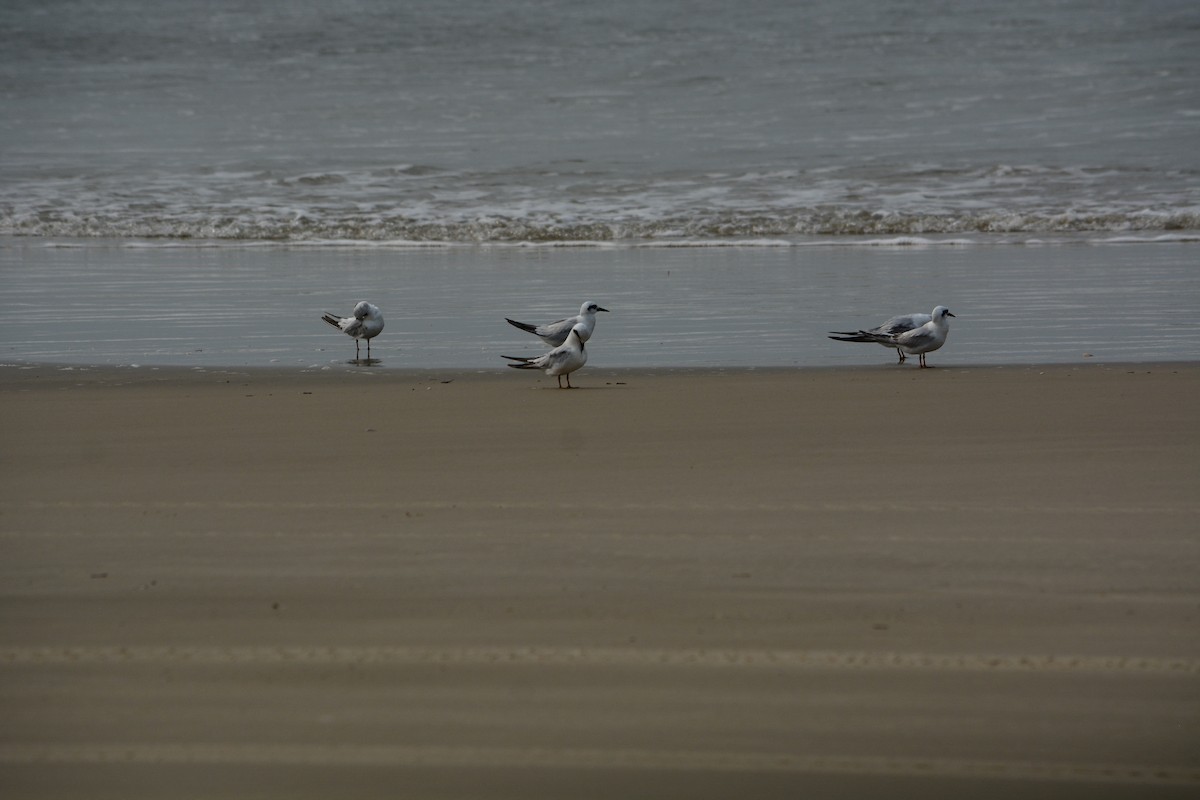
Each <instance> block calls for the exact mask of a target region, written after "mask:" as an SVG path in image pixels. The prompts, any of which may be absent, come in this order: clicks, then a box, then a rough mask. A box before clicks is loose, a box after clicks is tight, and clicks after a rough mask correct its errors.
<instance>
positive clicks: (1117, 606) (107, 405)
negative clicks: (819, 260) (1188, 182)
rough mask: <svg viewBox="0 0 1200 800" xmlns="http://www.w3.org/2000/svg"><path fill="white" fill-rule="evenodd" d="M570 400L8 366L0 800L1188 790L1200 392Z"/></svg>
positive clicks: (621, 388) (845, 375)
mask: <svg viewBox="0 0 1200 800" xmlns="http://www.w3.org/2000/svg"><path fill="white" fill-rule="evenodd" d="M881 352H882V351H881ZM575 382H576V383H578V384H579V385H580V386H582V387H583V388H580V389H577V390H574V391H569V392H568V391H559V390H557V389H554V388H552V387H553V386H554V381H553V379H548V378H545V377H541V378H539V377H538V376H531V374H529V373H516V372H503V371H499V370H495V371H487V372H472V371H461V372H445V371H443V372H381V371H371V370H350V371H343V370H325V371H316V372H302V371H299V370H289V369H278V370H261V371H253V370H236V371H221V370H216V369H213V370H184V369H161V370H148V369H140V370H135V369H89V370H68V371H64V370H62V369H60V368H57V367H35V368H29V369H21V368H12V367H8V368H3V369H0V402H2V403H3V415H4V425H3V427H2V428H0V430H2V433H0V442H2V451H3V453H4V456H3V462H2V463H3V466H2V469H0V541H2V542H3V548H4V549H3V555H4V557H3V559H0V570H2V573H0V574H2V583H0V585H2V586H3V601H2V603H0V614H2V616H0V620H2V621H0V676H2V679H0V698H2V703H0V707H2V709H3V715H2V718H3V720H4V722H3V724H2V725H0V787H3V789H4V794H5V795H6V796H11V797H68V798H71V797H79V798H85V797H86V798H118V797H119V798H130V797H185V796H186V797H195V796H220V797H223V798H229V797H281V798H283V797H287V798H304V797H332V796H340V797H421V798H457V797H496V798H530V797H576V798H588V797H596V798H609V797H619V798H631V797H646V798H664V797H686V798H697V797H755V798H761V797H788V798H792V797H798V796H851V795H856V796H888V797H894V796H897V795H899V796H926V797H932V796H936V797H964V796H970V797H974V798H981V797H983V798H986V797H997V798H999V797H1014V796H1020V797H1026V798H1028V797H1087V798H1097V797H1102V798H1107V797H1131V798H1132V797H1138V798H1141V797H1185V796H1194V793H1195V792H1196V791H1197V788H1198V787H1200V757H1197V753H1198V752H1200V749H1198V748H1197V742H1200V692H1198V691H1197V689H1198V685H1200V683H1198V681H1200V637H1198V636H1197V632H1198V631H1200V625H1198V620H1200V581H1198V579H1197V577H1196V576H1197V572H1196V564H1197V555H1198V554H1200V538H1198V537H1197V535H1196V530H1197V527H1198V526H1197V523H1198V522H1200V500H1198V499H1197V498H1198V496H1200V495H1198V492H1197V488H1198V486H1197V484H1198V481H1197V472H1196V466H1197V464H1200V437H1198V436H1197V434H1198V433H1200V420H1198V418H1197V415H1196V413H1195V398H1196V397H1197V396H1198V395H1200V366H1198V365H1196V364H1151V365H1146V364H1143V365H1129V366H1122V365H1087V366H1080V367H1065V366H1060V367H1020V368H1000V367H987V368H938V369H931V370H924V371H921V370H917V369H916V368H910V367H908V366H905V367H891V366H887V367H884V366H882V365H881V366H880V367H878V368H862V369H847V370H754V371H688V370H674V371H672V370H628V371H606V370H592V369H585V370H584V371H582V372H581V373H579V374H578V375H577V376H575Z"/></svg>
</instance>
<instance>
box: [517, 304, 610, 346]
mask: <svg viewBox="0 0 1200 800" xmlns="http://www.w3.org/2000/svg"><path fill="white" fill-rule="evenodd" d="M597 311H608V309H607V308H601V307H600V306H599V305H597V304H596V303H593V302H592V301H591V300H589V301H587V302H586V303H584V304H583V305H582V306H580V307H579V314H578V315H577V316H574V317H567V318H566V319H556V320H555V321H554V322H547V323H546V324H545V325H530V324H529V323H528V322H517V321H516V320H515V319H509V318H508V317H505V318H504V319H505V321H507V322H508V324H509V325H512V326H513V327H514V328H520V329H521V330H523V331H526V332H528V333H532V334H533V335H534V336H537V337H538V338H540V339H541V340H542V341H543V342H545V343H546V344H547V345H549V346H550V347H558V346H560V345H562V344H563V343H565V342H566V341H567V336H568V335H569V334H570V333H571V330H572V329H574V328H577V327H579V326H582V328H581V330H580V334H579V340H580V341H581V342H586V341H587V340H588V339H590V338H592V331H593V330H595V328H596V312H597Z"/></svg>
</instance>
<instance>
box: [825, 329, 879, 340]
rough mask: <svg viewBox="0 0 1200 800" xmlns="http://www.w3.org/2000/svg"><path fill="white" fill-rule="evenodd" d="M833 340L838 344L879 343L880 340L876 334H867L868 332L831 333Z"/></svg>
mask: <svg viewBox="0 0 1200 800" xmlns="http://www.w3.org/2000/svg"><path fill="white" fill-rule="evenodd" d="M830 333H831V334H834V335H833V336H830V337H829V338H830V339H833V340H835V341H838V342H878V341H879V339H878V338H877V337H876V336H875V334H872V333H867V332H866V331H830Z"/></svg>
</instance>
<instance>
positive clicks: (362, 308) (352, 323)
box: [321, 300, 383, 361]
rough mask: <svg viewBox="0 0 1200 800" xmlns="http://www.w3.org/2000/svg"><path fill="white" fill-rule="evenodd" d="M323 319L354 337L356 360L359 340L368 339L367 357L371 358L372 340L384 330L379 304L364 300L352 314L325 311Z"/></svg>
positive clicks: (355, 307)
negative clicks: (336, 313)
mask: <svg viewBox="0 0 1200 800" xmlns="http://www.w3.org/2000/svg"><path fill="white" fill-rule="evenodd" d="M321 319H323V320H325V321H326V322H328V323H329V324H330V325H332V326H333V327H335V328H337V329H338V330H340V331H342V332H343V333H345V334H347V335H348V336H353V337H354V360H355V361H357V360H358V340H359V339H365V340H366V341H367V358H368V359H370V358H371V340H372V339H374V338H375V337H376V336H378V335H379V332H380V331H382V330H383V312H382V311H380V310H379V306H376V305H373V304H371V303H368V302H367V301H366V300H363V301H362V302H361V303H359V304H358V305H356V306H354V311H353V314H352V316H349V317H339V316H337V315H335V314H330V313H328V312H327V313H325V314H324V315H323V316H322V317H321Z"/></svg>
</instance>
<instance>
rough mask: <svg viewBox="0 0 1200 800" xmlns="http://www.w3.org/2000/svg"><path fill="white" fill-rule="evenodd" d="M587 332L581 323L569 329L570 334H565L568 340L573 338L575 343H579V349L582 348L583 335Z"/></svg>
mask: <svg viewBox="0 0 1200 800" xmlns="http://www.w3.org/2000/svg"><path fill="white" fill-rule="evenodd" d="M587 332H588V329H587V326H586V325H584V324H583V323H582V322H577V323H575V325H574V327H572V328H571V332H570V333H569V334H567V338H568V339H570V338H571V337H574V338H575V341H577V342H579V347H580V348H582V347H583V342H584V335H585V334H586V333H587Z"/></svg>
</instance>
